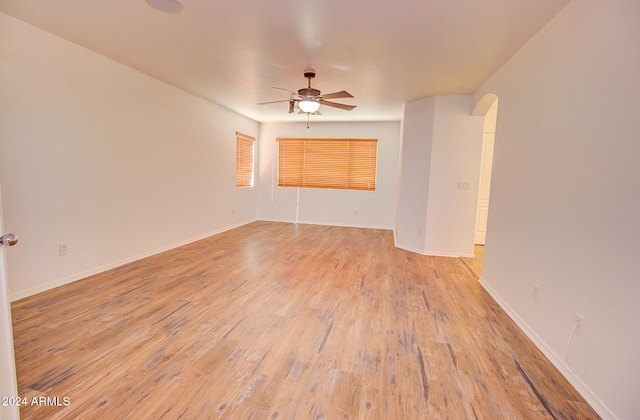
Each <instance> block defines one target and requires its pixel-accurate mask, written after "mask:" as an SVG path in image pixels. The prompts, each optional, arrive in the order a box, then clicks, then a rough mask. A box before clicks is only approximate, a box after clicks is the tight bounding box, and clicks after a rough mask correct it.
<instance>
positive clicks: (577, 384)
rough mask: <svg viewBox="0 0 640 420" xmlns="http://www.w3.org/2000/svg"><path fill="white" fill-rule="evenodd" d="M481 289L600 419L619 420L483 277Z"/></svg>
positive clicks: (481, 278)
mask: <svg viewBox="0 0 640 420" xmlns="http://www.w3.org/2000/svg"><path fill="white" fill-rule="evenodd" d="M479 282H480V284H481V285H482V287H483V288H484V289H485V290H486V291H487V292H488V293H489V294H490V295H491V297H492V298H493V299H494V300H495V301H496V302H497V303H498V305H500V307H501V308H502V309H503V310H504V311H505V312H506V313H507V315H509V317H510V318H511V319H512V320H513V321H514V322H515V323H516V324H517V325H518V327H520V329H521V330H522V331H523V332H524V333H525V334H526V335H527V337H529V339H531V341H533V343H534V344H535V345H536V347H538V349H540V351H541V352H542V353H543V354H544V355H545V356H546V357H547V359H549V361H550V362H551V363H552V364H553V365H554V366H555V367H556V368H557V369H558V370H559V371H560V373H561V374H562V375H563V376H564V377H565V378H566V379H567V380H568V381H569V383H571V385H573V387H574V388H575V389H576V391H578V393H579V394H580V395H582V397H583V398H584V399H585V400H586V401H587V402H588V403H589V405H591V407H592V408H593V409H594V410H595V411H596V412H597V413H598V414H599V415H600V417H602V419H603V420H620V419H619V418H618V416H616V415H615V413H614V412H613V411H612V410H611V409H610V408H609V407H608V406H607V405H606V404H605V403H604V402H603V401H602V400H601V399H600V398H598V396H597V395H596V394H595V393H594V392H593V391H592V390H591V388H589V386H588V385H587V384H586V383H584V381H583V380H582V378H580V377H579V376H578V375H576V374H575V373H573V371H572V370H571V369H570V368H569V366H568V365H567V363H566V362H565V361H564V359H563V358H562V357H560V356H558V355H557V354H556V352H554V351H553V350H552V349H551V348H550V347H549V346H548V345H547V344H546V343H545V342H544V340H543V339H542V338H540V336H539V335H538V334H536V332H535V331H534V330H533V329H532V328H531V327H529V325H527V323H526V322H524V320H523V319H522V318H520V316H519V315H518V313H517V312H516V311H514V310H513V308H511V307H510V306H509V304H508V303H507V302H506V301H505V300H504V299H502V297H500V295H499V294H498V293H497V292H496V291H495V290H494V289H493V288H492V287H491V286H490V285H489V283H487V281H486V280H485V279H484V277H480V280H479Z"/></svg>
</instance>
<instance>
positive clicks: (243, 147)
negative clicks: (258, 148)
mask: <svg viewBox="0 0 640 420" xmlns="http://www.w3.org/2000/svg"><path fill="white" fill-rule="evenodd" d="M255 140H256V139H255V138H253V137H251V136H247V135H246V134H242V133H236V187H253V145H254V143H255Z"/></svg>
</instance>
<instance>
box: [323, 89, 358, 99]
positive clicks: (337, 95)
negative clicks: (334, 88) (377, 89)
mask: <svg viewBox="0 0 640 420" xmlns="http://www.w3.org/2000/svg"><path fill="white" fill-rule="evenodd" d="M322 97H323V98H324V99H339V98H353V95H352V94H350V93H349V92H347V91H346V90H341V91H340V92H333V93H327V94H326V95H322Z"/></svg>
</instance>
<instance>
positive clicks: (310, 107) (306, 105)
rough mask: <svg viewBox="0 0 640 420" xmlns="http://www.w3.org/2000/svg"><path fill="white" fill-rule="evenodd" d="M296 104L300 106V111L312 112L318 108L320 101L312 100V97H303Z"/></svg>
mask: <svg viewBox="0 0 640 420" xmlns="http://www.w3.org/2000/svg"><path fill="white" fill-rule="evenodd" d="M298 106H299V107H300V109H301V110H302V112H306V113H312V112H316V111H317V110H318V108H320V102H318V101H314V100H312V99H305V100H303V101H300V103H299V104H298Z"/></svg>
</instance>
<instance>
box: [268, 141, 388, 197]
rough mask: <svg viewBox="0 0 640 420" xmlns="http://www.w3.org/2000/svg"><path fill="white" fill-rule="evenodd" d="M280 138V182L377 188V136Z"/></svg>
mask: <svg viewBox="0 0 640 420" xmlns="http://www.w3.org/2000/svg"><path fill="white" fill-rule="evenodd" d="M277 140H278V186H281V187H305V188H335V189H347V190H375V189H376V164H377V149H378V140H376V139H291V138H280V139H277Z"/></svg>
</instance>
